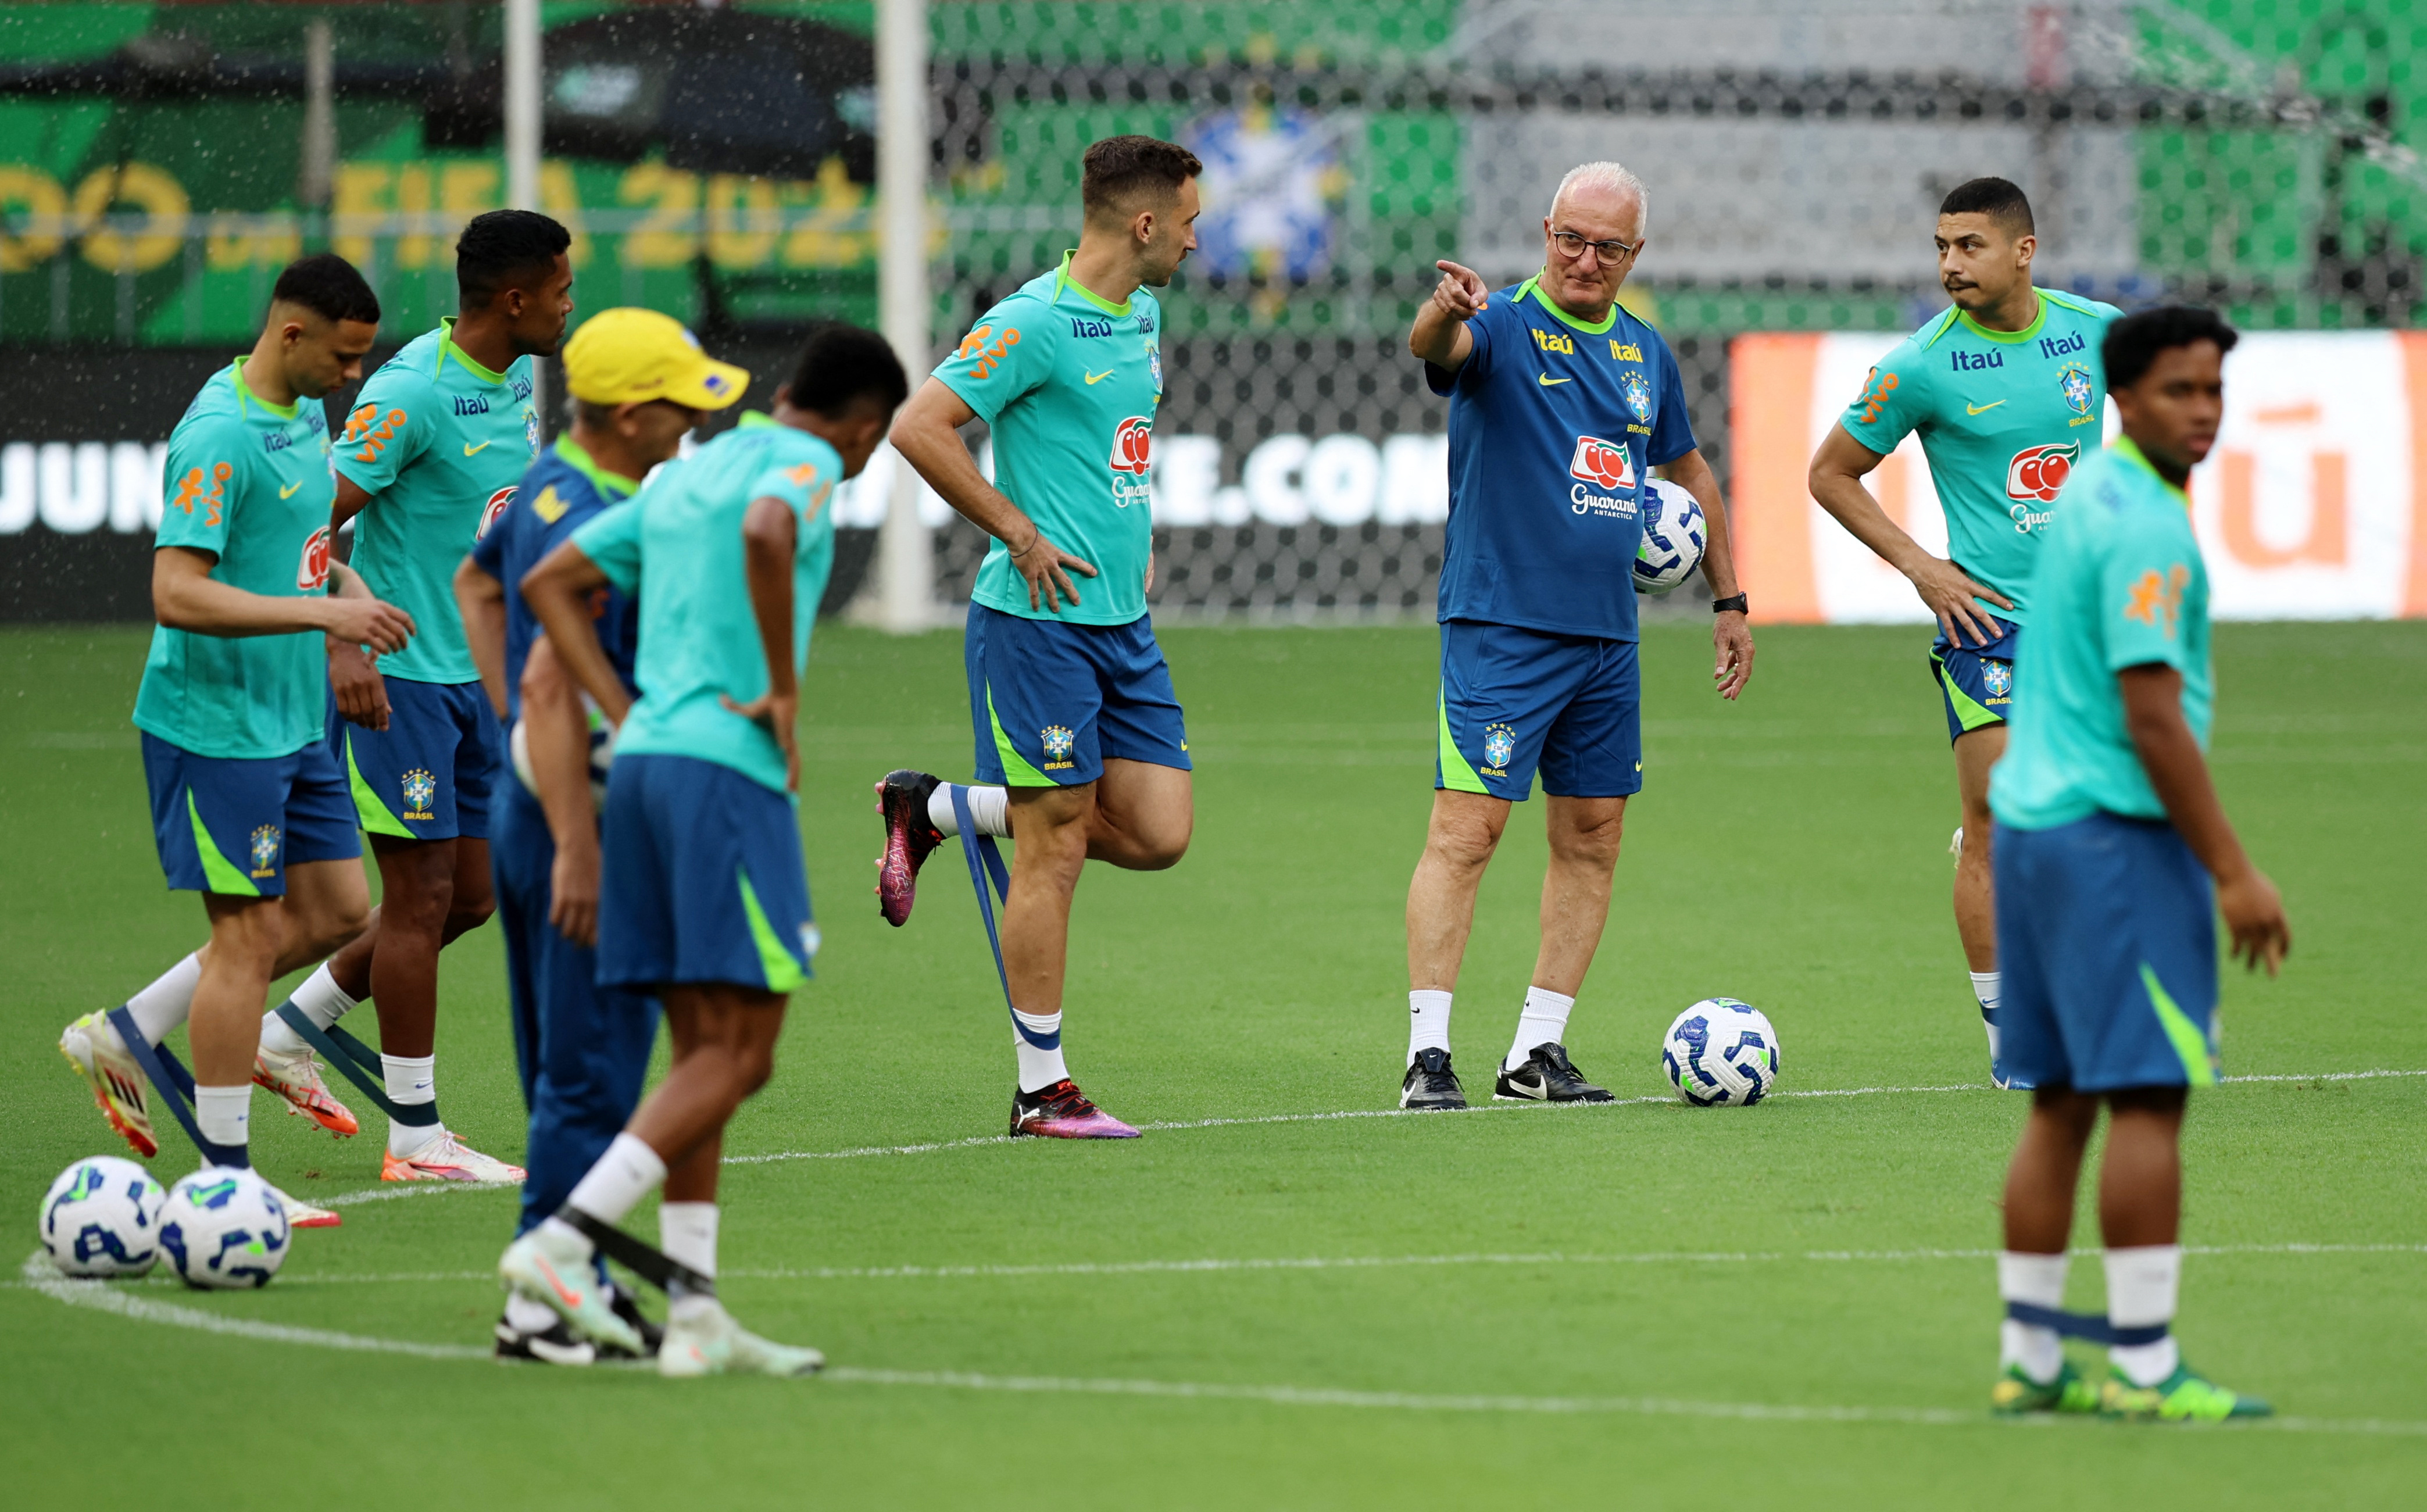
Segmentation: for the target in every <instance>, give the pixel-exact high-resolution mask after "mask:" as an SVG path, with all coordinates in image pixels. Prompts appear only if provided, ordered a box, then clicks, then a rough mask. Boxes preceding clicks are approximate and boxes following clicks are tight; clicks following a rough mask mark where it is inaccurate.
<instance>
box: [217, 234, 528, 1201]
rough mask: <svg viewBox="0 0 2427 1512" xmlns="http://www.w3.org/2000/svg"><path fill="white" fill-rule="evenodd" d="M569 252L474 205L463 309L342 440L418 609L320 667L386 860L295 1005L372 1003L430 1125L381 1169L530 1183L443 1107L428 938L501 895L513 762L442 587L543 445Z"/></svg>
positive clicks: (449, 584)
mask: <svg viewBox="0 0 2427 1512" xmlns="http://www.w3.org/2000/svg"><path fill="white" fill-rule="evenodd" d="M569 245H571V238H570V237H569V236H567V234H566V232H565V229H564V228H563V227H562V226H561V225H558V224H557V223H556V222H555V221H553V220H551V219H548V218H547V217H546V216H543V215H534V214H532V213H531V212H529V211H527V210H497V211H492V212H490V213H489V214H487V215H483V216H479V217H476V218H475V219H473V220H472V221H471V223H470V224H468V225H466V226H465V227H464V234H463V236H462V237H461V238H460V239H459V240H458V241H457V242H456V246H455V280H456V285H457V289H458V294H459V303H458V308H459V310H460V311H461V314H459V315H457V316H455V317H451V318H449V319H446V320H442V321H440V322H439V324H438V329H437V330H435V331H432V332H429V333H425V334H423V335H421V336H419V337H417V338H415V340H414V341H412V342H410V343H408V344H407V345H406V346H405V348H404V350H401V351H399V352H398V353H397V354H396V355H395V356H393V357H391V358H389V359H388V360H387V362H386V364H385V365H383V366H382V367H381V368H380V370H379V371H378V372H376V373H373V374H372V375H371V379H370V382H367V383H366V384H364V385H363V391H362V394H361V397H360V398H358V399H357V400H356V402H355V406H354V412H353V414H352V415H350V416H349V417H348V419H347V422H346V434H345V437H344V439H343V440H342V441H341V442H340V443H339V445H338V447H337V502H336V508H335V511H334V513H333V515H332V517H331V523H332V524H333V525H336V526H340V527H342V526H343V525H344V524H345V522H346V521H348V520H353V521H354V522H355V525H354V551H353V559H352V560H353V565H354V568H355V570H356V571H358V572H360V573H361V574H362V575H363V577H364V578H365V579H366V581H368V582H369V583H370V585H371V587H372V589H373V590H374V591H376V592H378V593H383V594H384V595H386V596H387V597H389V598H391V599H393V600H395V601H396V602H397V603H398V604H399V605H401V606H403V607H404V608H406V609H408V610H412V611H413V615H414V618H415V623H416V624H418V625H419V626H421V634H420V635H419V636H418V637H417V638H416V639H415V642H413V645H412V646H411V647H410V648H409V649H408V650H407V651H406V652H405V653H404V654H403V655H401V656H393V657H388V658H383V659H382V660H381V661H380V662H378V663H377V664H376V665H374V664H373V662H372V661H371V660H370V658H366V657H365V656H364V655H363V654H362V651H361V650H360V648H358V647H356V646H352V645H349V644H347V643H346V642H343V641H341V640H338V639H336V638H334V637H332V638H331V640H330V642H329V678H330V683H331V685H332V687H333V688H334V691H335V698H336V704H337V708H338V712H339V713H341V714H343V715H344V716H345V718H344V720H343V721H342V722H339V723H336V724H335V727H334V729H332V730H331V732H330V744H331V746H332V748H333V749H334V752H335V754H336V757H337V761H338V765H339V768H340V770H341V771H343V772H345V773H346V776H347V779H348V781H349V783H350V786H351V788H352V789H353V798H354V806H355V809H356V811H357V818H358V819H359V821H360V822H361V824H362V827H363V829H364V831H365V832H366V833H367V834H368V835H369V836H370V846H371V852H372V854H374V855H376V856H377V857H378V858H379V870H380V885H381V897H380V908H379V912H378V913H377V914H375V915H374V916H373V917H372V919H371V924H370V927H369V928H368V929H366V930H365V931H364V932H363V934H362V935H361V936H360V937H359V938H357V939H356V940H355V941H354V942H353V943H352V944H351V945H349V946H347V947H346V948H345V949H344V950H342V951H338V952H337V953H336V954H335V955H334V956H333V957H331V958H330V960H329V961H328V963H327V964H326V965H325V966H323V967H321V969H320V970H318V971H317V972H315V973H313V975H312V976H311V978H310V979H308V980H307V981H306V982H305V983H304V984H302V985H301V987H299V988H297V989H296V992H295V995H294V997H293V998H292V999H291V1001H292V1002H294V1004H295V1005H296V1006H297V1007H298V1008H300V1009H301V1010H302V1011H303V1013H304V1014H305V1015H307V1016H310V1017H311V1019H312V1020H313V1021H314V1022H315V1023H318V1024H319V1025H320V1026H321V1027H322V1028H324V1029H325V1028H327V1027H328V1026H329V1025H330V1024H332V1023H334V1022H335V1021H336V1020H337V1018H338V1017H339V1016H342V1015H343V1014H344V1013H346V1012H347V1011H348V1010H349V1009H351V1008H352V1007H354V1006H355V1005H356V1004H357V1003H358V1002H360V1001H361V1000H363V999H365V998H372V999H375V1000H376V1001H377V1005H378V1010H379V1024H380V1061H381V1063H382V1066H383V1070H384V1072H385V1077H386V1081H387V1095H388V1097H389V1099H390V1100H391V1101H393V1102H395V1103H396V1104H398V1105H399V1107H405V1108H420V1109H424V1110H426V1113H425V1114H424V1116H425V1117H426V1119H427V1121H426V1122H421V1123H406V1122H403V1121H400V1120H393V1119H392V1120H390V1122H389V1124H388V1131H387V1153H386V1156H385V1158H384V1159H383V1161H382V1162H381V1165H380V1177H381V1179H383V1180H388V1181H418V1180H442V1179H443V1180H457V1181H519V1180H521V1179H523V1172H522V1168H521V1167H519V1166H515V1165H509V1164H507V1163H506V1162H503V1161H499V1160H495V1159H493V1158H491V1157H489V1156H487V1155H483V1154H481V1152H480V1151H478V1150H475V1149H472V1148H471V1147H469V1146H466V1145H464V1143H463V1142H462V1141H461V1140H459V1139H457V1138H456V1137H455V1136H454V1135H453V1134H452V1133H450V1132H448V1128H447V1125H446V1123H445V1122H444V1120H442V1119H441V1118H440V1117H439V1116H438V1111H437V1098H438V1089H437V1069H436V1065H435V1046H436V1039H437V1027H438V951H439V949H440V947H442V946H444V945H445V944H447V943H448V941H450V940H452V939H454V938H455V937H456V936H458V935H462V934H463V933H464V931H465V930H469V929H476V928H478V927H480V925H481V923H482V922H483V921H485V920H486V919H488V917H489V915H490V913H491V911H492V910H493V909H494V907H495V906H496V905H495V902H493V894H492V893H491V890H490V877H489V839H488V836H489V793H490V789H491V788H492V787H493V786H494V785H495V783H496V782H497V777H498V774H499V772H500V771H501V769H502V765H503V759H504V754H503V752H502V750H501V749H500V747H501V745H502V737H501V736H500V735H499V733H498V730H497V714H496V713H495V711H494V710H492V709H491V708H490V707H489V700H488V697H487V695H486V694H485V693H484V692H483V691H482V690H481V681H480V669H479V668H478V667H477V666H475V665H474V663H473V661H472V654H471V652H470V650H469V649H468V648H467V647H466V646H465V644H464V622H463V618H462V615H461V613H460V611H459V610H457V608H456V605H455V595H454V586H453V584H454V576H455V569H456V566H457V564H458V563H460V562H461V561H463V560H464V553H465V552H466V551H469V550H470V549H471V548H472V545H473V543H474V542H476V541H478V540H479V539H480V537H481V535H482V534H483V533H484V532H485V531H486V530H487V529H488V528H489V526H490V524H491V523H492V522H493V521H495V520H496V519H497V515H498V514H499V513H500V512H503V510H504V509H505V507H506V504H507V502H508V501H509V500H510V499H512V498H513V495H514V485H515V484H517V483H519V482H520V481H521V480H522V476H523V469H524V468H526V467H528V466H529V465H530V463H531V460H532V458H533V457H534V456H535V455H537V453H538V451H539V415H538V413H537V412H536V411H534V410H533V409H532V408H531V403H530V401H531V392H532V390H531V359H532V358H533V357H535V356H546V355H548V354H550V353H553V352H554V351H555V350H556V348H557V344H558V342H559V341H561V340H562V338H563V335H564V323H565V319H566V317H568V316H569V315H571V314H572V311H573V299H572V292H571V291H572V287H573V268H572V265H571V264H570V263H569V262H568V261H567V260H566V257H565V249H566V248H567V247H568V246H569ZM262 1045H263V1048H264V1050H265V1052H266V1053H265V1056H264V1059H265V1061H266V1062H267V1063H268V1064H269V1065H271V1066H272V1067H273V1069H275V1070H277V1071H279V1072H281V1073H283V1074H281V1075H278V1076H277V1077H275V1078H274V1080H276V1081H278V1082H279V1083H280V1090H282V1091H285V1090H286V1089H287V1088H290V1087H291V1088H293V1089H295V1090H294V1092H292V1093H290V1094H289V1095H290V1096H294V1095H298V1094H309V1093H311V1092H313V1091H315V1090H319V1089H320V1073H319V1068H318V1065H315V1064H314V1063H313V1060H312V1057H311V1055H310V1052H309V1049H308V1048H307V1047H306V1046H305V1044H304V1042H303V1039H302V1037H301V1035H299V1034H297V1033H296V1032H295V1031H294V1030H293V1029H292V1028H291V1027H290V1026H288V1025H287V1024H286V1023H285V1021H284V1020H283V1019H280V1018H278V1017H277V1016H275V1015H274V1014H273V1015H272V1016H270V1017H269V1019H267V1020H265V1021H264V1024H263V1028H262ZM320 1095H321V1096H326V1095H327V1094H326V1093H325V1091H321V1092H320Z"/></svg>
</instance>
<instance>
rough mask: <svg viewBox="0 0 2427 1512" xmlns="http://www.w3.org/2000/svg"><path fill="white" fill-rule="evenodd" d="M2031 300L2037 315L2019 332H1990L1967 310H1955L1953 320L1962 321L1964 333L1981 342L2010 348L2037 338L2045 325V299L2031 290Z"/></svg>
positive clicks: (2039, 293) (2046, 308) (2046, 307)
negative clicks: (1972, 335)
mask: <svg viewBox="0 0 2427 1512" xmlns="http://www.w3.org/2000/svg"><path fill="white" fill-rule="evenodd" d="M2031 300H2032V302H2033V303H2035V304H2036V305H2037V306H2038V307H2039V313H2038V314H2036V315H2034V316H2032V317H2031V323H2030V324H2029V325H2027V326H2025V327H2023V329H2021V330H2020V331H1992V330H1990V329H1989V328H1988V327H1987V326H1984V325H1982V324H1981V323H1980V322H1979V321H1978V320H1975V319H1973V318H1972V312H1970V311H1969V310H1957V311H1956V312H1955V318H1957V319H1958V320H1961V321H1963V328H1964V329H1965V330H1966V331H1969V332H1971V333H1973V334H1974V335H1976V336H1979V338H1980V339H1981V340H1983V341H1995V342H1998V343H2000V344H2002V345H2005V346H2009V347H2011V346H2013V345H2015V344H2016V343H2018V342H2024V341H2028V340H2030V339H2032V338H2033V337H2035V336H2037V335H2038V334H2039V333H2040V329H2041V328H2042V327H2043V326H2045V325H2046V324H2047V317H2048V300H2047V297H2046V296H2045V295H2044V294H2042V293H2041V292H2040V291H2039V290H2038V289H2036V288H2034V289H2032V290H2031Z"/></svg>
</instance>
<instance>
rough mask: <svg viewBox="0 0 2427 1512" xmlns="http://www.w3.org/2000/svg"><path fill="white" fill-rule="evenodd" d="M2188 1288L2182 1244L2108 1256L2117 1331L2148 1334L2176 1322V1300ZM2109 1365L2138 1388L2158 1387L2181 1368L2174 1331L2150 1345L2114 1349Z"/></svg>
mask: <svg viewBox="0 0 2427 1512" xmlns="http://www.w3.org/2000/svg"><path fill="white" fill-rule="evenodd" d="M2182 1283H2183V1247H2182V1246H2181V1245H2180V1244H2139V1245H2135V1246H2133V1247H2131V1248H2129V1249H2110V1250H2109V1251H2108V1252H2107V1321H2108V1322H2109V1324H2110V1325H2114V1326H2115V1327H2118V1328H2145V1327H2148V1326H2150V1325H2153V1324H2169V1325H2171V1324H2172V1323H2173V1322H2174V1321H2175V1296H2176V1295H2177V1294H2178V1293H2180V1292H2181V1290H2182ZM2107 1358H2108V1360H2109V1362H2110V1363H2111V1364H2113V1365H2114V1367H2115V1368H2116V1369H2117V1370H2120V1371H2122V1372H2123V1373H2124V1374H2126V1376H2129V1377H2130V1378H2131V1381H2132V1384H2133V1385H2135V1386H2155V1385H2157V1384H2158V1382H2160V1381H2162V1380H2164V1379H2165V1378H2166V1377H2167V1376H2169V1375H2172V1374H2175V1366H2176V1365H2178V1364H2180V1363H2181V1362H2182V1351H2181V1350H2180V1349H2178V1348H2176V1347H2175V1335H2174V1331H2173V1330H2172V1328H2169V1329H2168V1330H2167V1332H2166V1336H2165V1337H2164V1338H2162V1339H2159V1340H2158V1341H2157V1342H2155V1343H2149V1344H2114V1345H2110V1346H2109V1348H2108V1351H2107Z"/></svg>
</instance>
